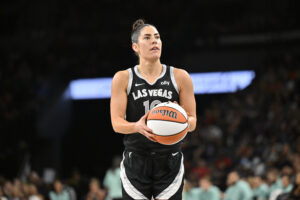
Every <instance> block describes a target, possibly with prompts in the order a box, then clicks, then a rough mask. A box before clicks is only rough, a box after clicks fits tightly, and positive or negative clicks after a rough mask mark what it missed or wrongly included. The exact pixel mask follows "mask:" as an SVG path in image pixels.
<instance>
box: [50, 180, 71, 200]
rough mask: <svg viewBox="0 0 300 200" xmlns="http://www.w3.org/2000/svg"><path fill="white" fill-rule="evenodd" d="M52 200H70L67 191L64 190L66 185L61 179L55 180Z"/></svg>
mask: <svg viewBox="0 0 300 200" xmlns="http://www.w3.org/2000/svg"><path fill="white" fill-rule="evenodd" d="M49 199H50V200H70V196H69V194H68V192H67V191H65V190H64V185H63V183H62V181H61V180H60V179H55V180H54V182H53V190H51V191H50V192H49Z"/></svg>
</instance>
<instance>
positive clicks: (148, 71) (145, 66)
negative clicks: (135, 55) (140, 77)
mask: <svg viewBox="0 0 300 200" xmlns="http://www.w3.org/2000/svg"><path fill="white" fill-rule="evenodd" d="M138 69H139V72H140V73H141V74H144V75H157V74H160V73H161V70H162V65H161V63H160V60H159V59H157V60H155V61H149V60H140V64H139V67H138Z"/></svg>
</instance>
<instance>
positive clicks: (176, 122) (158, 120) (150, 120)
mask: <svg viewBox="0 0 300 200" xmlns="http://www.w3.org/2000/svg"><path fill="white" fill-rule="evenodd" d="M151 120H153V121H163V122H175V123H178V124H185V123H187V121H185V122H178V121H172V120H167V119H166V120H161V119H148V120H147V121H151Z"/></svg>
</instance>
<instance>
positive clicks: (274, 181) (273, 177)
mask: <svg viewBox="0 0 300 200" xmlns="http://www.w3.org/2000/svg"><path fill="white" fill-rule="evenodd" d="M267 183H268V185H269V195H268V196H271V194H272V193H273V192H274V191H276V190H277V191H278V190H280V189H281V187H282V184H281V179H280V177H279V172H278V170H277V169H275V168H273V169H270V170H269V171H268V172H267ZM273 195H275V194H273Z"/></svg>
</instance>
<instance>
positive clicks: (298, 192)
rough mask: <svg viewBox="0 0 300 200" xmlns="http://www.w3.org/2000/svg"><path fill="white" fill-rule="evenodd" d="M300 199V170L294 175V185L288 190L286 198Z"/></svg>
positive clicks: (291, 199) (289, 199) (288, 199)
mask: <svg viewBox="0 0 300 200" xmlns="http://www.w3.org/2000/svg"><path fill="white" fill-rule="evenodd" d="M299 199H300V171H299V172H298V173H297V174H296V176H295V181H294V186H293V189H292V191H291V192H289V195H288V198H287V200H299Z"/></svg>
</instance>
